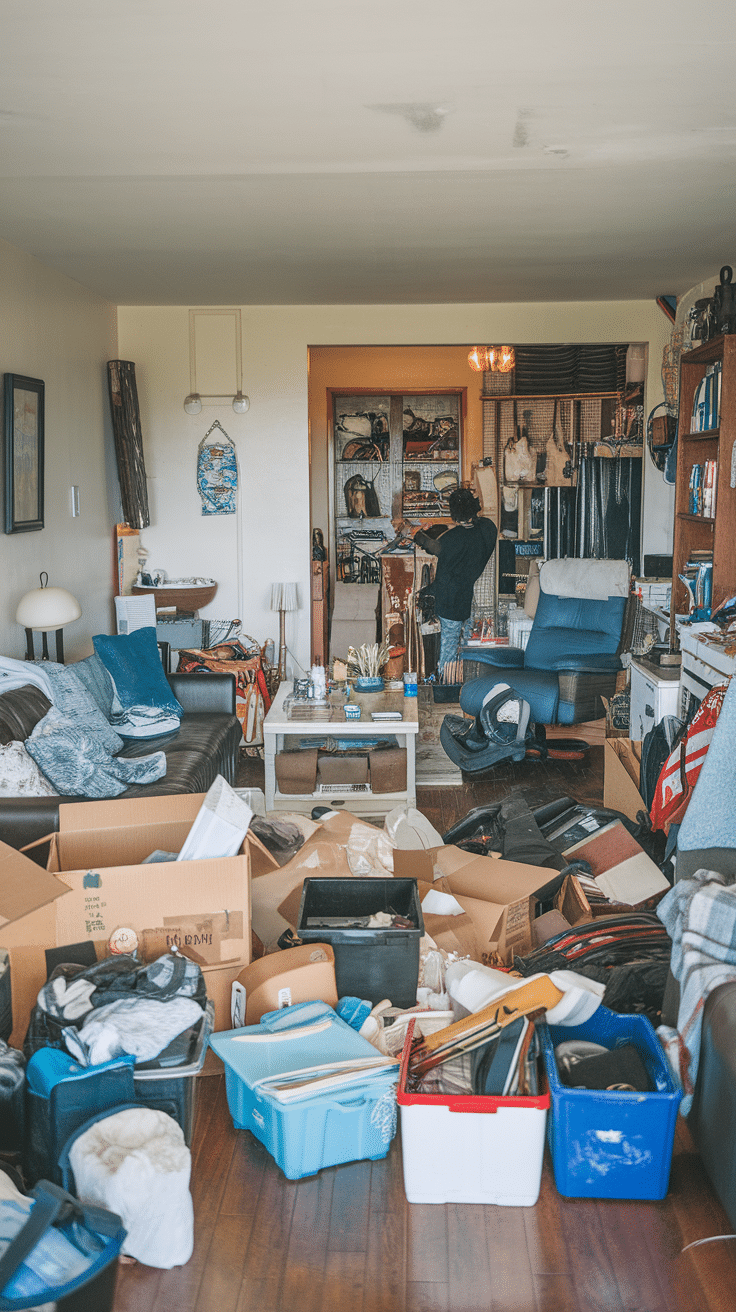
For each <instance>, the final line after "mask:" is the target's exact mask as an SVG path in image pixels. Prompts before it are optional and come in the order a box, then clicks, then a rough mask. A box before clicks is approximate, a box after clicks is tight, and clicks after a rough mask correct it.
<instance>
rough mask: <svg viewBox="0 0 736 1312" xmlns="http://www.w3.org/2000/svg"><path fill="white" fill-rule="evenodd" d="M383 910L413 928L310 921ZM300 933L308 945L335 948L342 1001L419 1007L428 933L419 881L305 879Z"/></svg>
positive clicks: (341, 917) (300, 913)
mask: <svg viewBox="0 0 736 1312" xmlns="http://www.w3.org/2000/svg"><path fill="white" fill-rule="evenodd" d="M379 911H386V912H389V913H392V912H393V913H395V914H398V915H400V916H403V917H405V919H407V920H410V921H411V923H412V928H411V929H401V928H396V929H393V928H386V927H383V926H380V927H377V928H376V929H369V928H366V927H363V926H359V927H356V928H351V927H349V926H342V925H330V924H329V923H328V924H324V923H322V924H320V923H310V921H311V922H320V921H321V920H323V919H325V920H327V921H330V920H351V919H354V920H360V919H364V918H365V917H368V916H373V915H375V914H376V913H377V912H379ZM296 932H297V935H298V937H299V938H300V939H302V940H303V941H304V942H306V943H330V944H331V946H332V949H333V951H334V953H335V980H336V984H337V996H338V998H344V997H357V998H363V999H365V1000H366V1001H370V1002H372V1003H376V1002H381V1001H382V1000H383V999H384V998H390V999H391V1002H392V1003H393V1004H394V1006H395V1007H413V1006H414V1005H415V1003H416V1000H417V981H418V979H419V940H420V939H421V938H422V935H423V934H424V920H423V918H422V908H421V906H420V904H419V895H418V893H417V881H416V879H389V878H387V879H305V880H304V887H303V889H302V900H301V904H300V907H299V919H298V922H297V931H296Z"/></svg>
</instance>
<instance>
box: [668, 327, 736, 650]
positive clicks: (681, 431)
mask: <svg viewBox="0 0 736 1312" xmlns="http://www.w3.org/2000/svg"><path fill="white" fill-rule="evenodd" d="M718 360H720V361H721V363H722V369H723V376H722V380H721V409H720V423H719V426H718V427H717V428H711V429H708V430H707V431H705V432H698V433H691V432H690V424H691V420H692V410H693V400H694V397H695V392H696V389H697V387H698V384H699V383H700V381H701V379H702V378H703V377H704V376H705V373H706V371H707V369H708V366H709V365H711V364H714V363H715V362H716V361H718ZM734 443H736V337H730V336H729V337H716V338H714V339H713V340H712V341H710V342H705V343H704V344H703V345H702V346H697V347H695V349H694V350H692V351H688V352H686V353H685V354H684V355H683V356H682V359H681V362H680V418H679V426H678V437H677V483H676V488H675V532H674V543H673V554H672V604H671V616H670V637H671V642H672V645H673V646H675V645H676V629H675V616H676V615H677V614H683V613H684V612H686V611H687V608H688V596H687V589H686V588H685V585H684V584H683V583H682V582H681V581H680V578H679V575H680V574H681V573H682V570H683V568H684V566H685V562H686V561H687V560H688V558H689V557H690V554H691V552H693V551H698V550H699V551H710V550H712V552H713V596H712V604H713V606H717V605H718V604H719V603H720V602H722V601H723V600H724V599H725V598H726V597H728V596H731V595H733V594H734V593H736V489H735V488H733V487H731V460H732V453H733V448H734ZM706 460H717V461H718V477H717V481H716V513H715V517H714V518H710V517H707V516H703V515H693V514H691V513H690V510H689V497H690V474H691V470H692V467H693V465H696V464H701V465H702V464H703V463H704V462H705V461H706Z"/></svg>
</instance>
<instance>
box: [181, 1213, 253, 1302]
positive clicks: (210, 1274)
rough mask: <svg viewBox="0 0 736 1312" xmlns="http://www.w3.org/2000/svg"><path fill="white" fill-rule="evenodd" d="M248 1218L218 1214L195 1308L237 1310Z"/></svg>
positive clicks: (249, 1220)
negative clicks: (218, 1217)
mask: <svg viewBox="0 0 736 1312" xmlns="http://www.w3.org/2000/svg"><path fill="white" fill-rule="evenodd" d="M251 1223H252V1217H251V1218H241V1217H239V1216H223V1215H222V1214H221V1215H220V1219H219V1221H218V1225H217V1228H216V1230H215V1233H214V1235H213V1237H212V1243H211V1244H210V1247H209V1250H208V1253H207V1259H206V1261H205V1264H204V1268H203V1270H202V1279H201V1281H200V1286H199V1294H198V1296H197V1301H196V1303H195V1305H194V1307H195V1312H236V1308H237V1305H238V1299H239V1296H240V1288H241V1285H242V1282H243V1265H244V1262H245V1254H246V1251H247V1248H248V1240H249V1238H250V1227H251Z"/></svg>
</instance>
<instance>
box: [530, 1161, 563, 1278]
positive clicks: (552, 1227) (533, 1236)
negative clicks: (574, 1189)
mask: <svg viewBox="0 0 736 1312" xmlns="http://www.w3.org/2000/svg"><path fill="white" fill-rule="evenodd" d="M559 1201H560V1195H559V1194H558V1192H557V1189H556V1188H555V1182H554V1175H553V1173H552V1163H551V1160H550V1156H549V1151H548V1150H545V1161H544V1166H543V1167H542V1180H541V1184H540V1189H539V1198H538V1199H537V1202H536V1204H535V1206H534V1207H526V1208H524V1232H525V1235H526V1243H527V1252H528V1254H529V1266H530V1269H531V1271H532V1273H533V1274H534V1275H535V1276H548V1275H554V1276H566V1277H567V1276H569V1275H570V1257H569V1254H568V1251H567V1243H566V1240H565V1236H564V1234H563V1232H562V1230H561V1229H560V1224H559Z"/></svg>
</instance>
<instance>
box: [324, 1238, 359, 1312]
mask: <svg viewBox="0 0 736 1312" xmlns="http://www.w3.org/2000/svg"><path fill="white" fill-rule="evenodd" d="M365 1266H366V1254H365V1252H362V1253H357V1252H352V1253H351V1252H339V1251H336V1250H334V1249H332V1250H330V1252H329V1253H328V1254H327V1264H326V1267H325V1279H324V1283H323V1286H322V1302H321V1312H347V1309H349V1310H350V1312H363V1300H364V1293H365Z"/></svg>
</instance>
